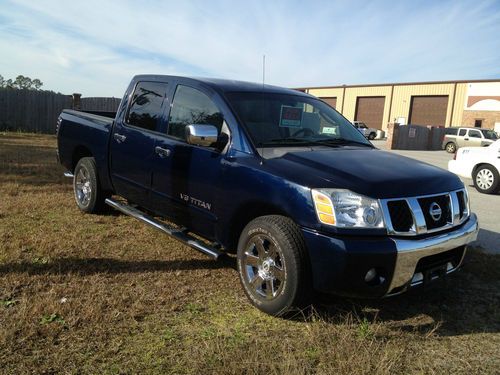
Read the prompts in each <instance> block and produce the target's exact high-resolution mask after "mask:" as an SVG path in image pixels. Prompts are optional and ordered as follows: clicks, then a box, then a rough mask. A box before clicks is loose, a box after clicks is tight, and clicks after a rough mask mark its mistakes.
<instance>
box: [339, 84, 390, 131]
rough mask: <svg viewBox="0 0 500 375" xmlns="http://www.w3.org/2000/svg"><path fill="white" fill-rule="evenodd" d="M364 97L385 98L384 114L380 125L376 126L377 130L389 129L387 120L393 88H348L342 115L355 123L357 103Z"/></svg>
mask: <svg viewBox="0 0 500 375" xmlns="http://www.w3.org/2000/svg"><path fill="white" fill-rule="evenodd" d="M364 96H383V97H385V105H384V113H383V116H382V119H381V122H380V124H379V125H377V126H374V127H375V128H377V129H381V128H382V129H384V128H386V127H387V118H388V115H389V103H390V101H389V98H390V96H391V86H372V87H347V88H346V91H345V100H344V110H343V111H342V114H343V115H344V116H345V117H346V118H347V119H348V120H350V121H354V116H355V115H356V102H357V98H358V97H364Z"/></svg>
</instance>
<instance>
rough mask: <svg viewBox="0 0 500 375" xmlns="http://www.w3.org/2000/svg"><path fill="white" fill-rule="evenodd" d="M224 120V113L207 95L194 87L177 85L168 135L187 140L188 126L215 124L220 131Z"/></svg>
mask: <svg viewBox="0 0 500 375" xmlns="http://www.w3.org/2000/svg"><path fill="white" fill-rule="evenodd" d="M222 122H223V117H222V113H221V112H220V111H219V109H218V108H217V106H216V105H215V104H214V102H213V101H212V100H211V99H210V98H209V97H208V96H207V95H205V94H204V93H203V92H201V91H200V90H197V89H194V88H192V87H188V86H182V85H179V86H178V87H177V90H176V91H175V96H174V100H173V102H172V110H171V111H170V117H169V119H168V132H167V134H168V135H170V136H172V137H175V138H178V139H182V140H185V139H186V130H185V129H186V126H187V125H192V124H203V125H213V126H215V127H216V128H217V130H218V131H219V133H220V131H221V128H222Z"/></svg>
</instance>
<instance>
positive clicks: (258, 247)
mask: <svg viewBox="0 0 500 375" xmlns="http://www.w3.org/2000/svg"><path fill="white" fill-rule="evenodd" d="M242 265H243V267H242V268H243V269H244V272H245V274H244V277H245V278H246V280H245V281H246V282H247V284H248V286H249V288H251V289H252V292H253V293H254V294H256V295H257V296H259V297H263V298H265V299H266V300H272V299H274V298H275V297H277V296H278V295H279V294H280V293H281V291H282V290H283V287H284V285H285V275H286V273H285V272H286V270H285V265H284V262H283V254H282V253H281V251H280V250H279V247H278V246H277V245H276V244H275V243H274V242H273V241H272V240H271V239H270V238H269V237H267V236H265V235H263V234H257V235H255V236H253V237H251V238H250V240H249V241H248V245H247V249H246V251H245V253H244V255H243V259H242Z"/></svg>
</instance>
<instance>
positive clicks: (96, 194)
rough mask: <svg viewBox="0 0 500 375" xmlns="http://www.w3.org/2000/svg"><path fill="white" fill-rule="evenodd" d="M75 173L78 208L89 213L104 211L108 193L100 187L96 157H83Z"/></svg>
mask: <svg viewBox="0 0 500 375" xmlns="http://www.w3.org/2000/svg"><path fill="white" fill-rule="evenodd" d="M73 174H74V177H73V190H74V193H75V201H76V205H77V206H78V208H79V209H80V210H82V211H83V212H87V213H99V212H102V211H104V208H105V204H104V200H105V199H106V198H107V194H106V193H105V192H103V191H102V189H101V187H100V184H99V179H98V175H97V167H96V164H95V160H94V158H92V157H85V158H81V159H80V160H79V161H78V164H77V165H76V167H75V171H74V173H73Z"/></svg>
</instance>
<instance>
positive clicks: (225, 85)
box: [133, 74, 311, 97]
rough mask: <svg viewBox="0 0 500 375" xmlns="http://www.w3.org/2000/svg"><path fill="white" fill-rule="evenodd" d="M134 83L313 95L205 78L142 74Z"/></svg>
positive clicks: (229, 90) (227, 90) (137, 76)
mask: <svg viewBox="0 0 500 375" xmlns="http://www.w3.org/2000/svg"><path fill="white" fill-rule="evenodd" d="M133 79H134V81H137V80H144V79H147V80H151V81H157V80H165V79H176V80H179V81H185V82H187V81H192V82H198V83H202V84H205V85H207V86H210V87H211V88H213V89H214V90H216V91H219V92H223V93H226V92H268V93H279V94H289V95H300V96H307V97H311V95H309V94H306V93H304V92H302V91H298V90H293V89H288V88H284V87H279V86H273V85H267V84H264V85H263V84H262V83H254V82H246V81H236V80H230V79H219V78H205V77H182V76H171V75H159V74H141V75H136V76H135V77H134V78H133Z"/></svg>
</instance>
